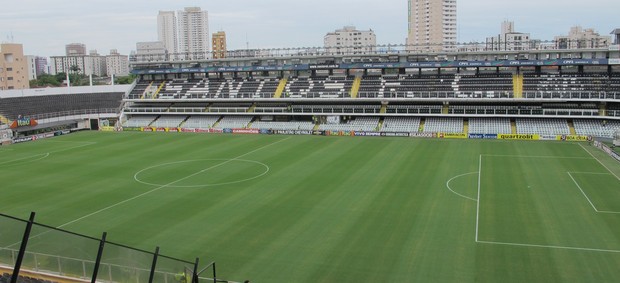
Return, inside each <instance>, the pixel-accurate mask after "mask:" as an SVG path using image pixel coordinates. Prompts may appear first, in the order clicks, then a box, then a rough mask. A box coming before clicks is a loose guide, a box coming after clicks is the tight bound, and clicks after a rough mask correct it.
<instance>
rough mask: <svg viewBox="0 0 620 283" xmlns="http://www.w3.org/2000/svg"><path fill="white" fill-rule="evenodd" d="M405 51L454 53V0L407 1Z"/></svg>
mask: <svg viewBox="0 0 620 283" xmlns="http://www.w3.org/2000/svg"><path fill="white" fill-rule="evenodd" d="M408 1H409V33H408V36H407V45H408V46H407V50H409V51H416V52H450V51H456V40H457V39H456V35H457V33H456V0H408Z"/></svg>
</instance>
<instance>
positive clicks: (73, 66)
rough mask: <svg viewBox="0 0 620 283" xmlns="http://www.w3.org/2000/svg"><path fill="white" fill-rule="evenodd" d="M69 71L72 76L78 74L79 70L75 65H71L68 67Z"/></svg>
mask: <svg viewBox="0 0 620 283" xmlns="http://www.w3.org/2000/svg"><path fill="white" fill-rule="evenodd" d="M69 71H72V72H73V73H74V74H79V73H80V71H81V69H80V67H78V66H77V65H71V67H69Z"/></svg>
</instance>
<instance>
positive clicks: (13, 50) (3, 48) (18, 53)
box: [0, 43, 30, 90]
mask: <svg viewBox="0 0 620 283" xmlns="http://www.w3.org/2000/svg"><path fill="white" fill-rule="evenodd" d="M27 88H30V82H29V80H28V61H27V60H26V58H25V56H24V47H23V46H22V45H21V44H15V43H3V44H0V90H8V89H27Z"/></svg>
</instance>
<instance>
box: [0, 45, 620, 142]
mask: <svg viewBox="0 0 620 283" xmlns="http://www.w3.org/2000/svg"><path fill="white" fill-rule="evenodd" d="M614 47H615V46H612V47H611V48H604V49H603V48H596V49H569V50H566V49H563V50H560V49H557V50H521V51H493V50H489V51H480V52H427V53H412V52H409V51H407V46H394V45H388V46H377V47H376V48H375V49H374V50H375V51H374V52H367V53H365V54H356V53H354V52H351V53H345V54H332V53H330V52H328V51H327V50H326V49H321V48H292V49H270V50H256V51H255V52H245V53H242V52H238V51H232V52H231V51H229V52H227V53H228V54H227V55H229V56H227V57H226V58H222V59H202V60H187V59H186V58H183V56H184V54H156V55H146V56H139V55H134V56H131V57H130V61H131V64H132V65H133V71H132V72H133V74H135V75H137V76H138V80H137V81H136V82H135V83H134V84H133V85H131V86H129V88H127V87H125V88H123V87H119V86H116V89H115V90H109V89H107V90H97V91H95V89H96V88H84V89H80V90H78V89H77V88H71V89H69V91H68V92H69V93H67V94H65V95H61V96H59V97H62V98H63V99H65V100H63V101H65V102H63V103H59V105H56V106H54V107H55V108H54V109H55V110H51V109H47V108H45V109H40V108H36V107H32V106H28V107H26V106H24V105H20V104H21V103H26V102H25V101H26V100H28V102H27V103H28V105H42V107H43V106H45V107H48V108H49V106H50V104H49V103H45V102H44V101H50V100H52V99H51V97H46V95H43V94H42V93H39V95H32V97H29V98H28V99H26V97H24V93H23V92H22V93H20V94H16V95H13V96H10V95H9V96H8V97H7V96H6V95H5V98H4V99H9V98H10V99H11V101H9V100H3V101H6V102H10V103H3V105H10V109H0V111H1V112H0V113H2V115H3V116H4V117H5V118H4V119H5V120H7V123H10V121H11V120H15V119H16V118H17V117H18V116H20V115H21V116H22V117H24V116H30V117H36V118H37V119H42V118H44V119H51V120H44V122H47V121H52V120H53V121H54V122H55V123H62V121H60V120H61V119H60V118H58V116H63V115H65V114H66V115H65V116H70V117H73V118H75V116H76V115H87V116H78V118H80V117H82V118H85V119H95V121H90V122H80V120H79V119H78V120H71V119H67V120H68V121H72V122H71V123H72V124H71V125H72V126H70V128H71V127H74V126H76V125H79V127H83V128H90V127H91V126H95V128H100V127H99V126H102V127H103V128H105V129H106V130H120V129H124V130H131V131H136V130H138V131H164V132H233V133H261V132H262V133H304V134H310V133H315V134H317V133H319V134H326V135H363V136H367V135H397V136H422V137H443V138H481V137H482V138H519V139H521V138H527V137H532V139H545V140H549V139H574V140H586V139H589V138H591V137H601V138H608V139H611V138H612V137H613V135H614V133H615V132H616V131H618V130H620V103H619V101H620V51H618V49H617V48H614ZM191 57H194V58H198V57H204V58H211V57H212V54H211V53H201V54H200V55H196V54H192V55H191ZM119 88H121V89H119ZM76 91H80V92H84V93H91V94H94V93H95V92H99V93H105V94H101V95H95V96H93V97H90V96H80V97H79V98H80V99H82V100H80V99H77V98H75V97H73V98H69V97H71V95H74V94H75V92H76ZM61 92H62V91H61ZM54 95H56V94H54ZM26 96H28V95H26ZM37 99H38V100H39V102H37V101H38V100H37ZM84 99H90V100H88V101H84ZM53 100H55V101H59V100H58V99H56V98H53ZM71 101H75V102H76V103H71ZM100 103H101V104H100ZM70 105H72V106H70ZM80 105H83V106H80ZM58 107H60V108H62V109H60V108H58ZM34 108H36V109H34ZM16 109H18V110H16ZM57 110H61V111H57ZM51 112H54V113H51ZM50 113H51V114H50ZM63 113H65V114H63ZM67 113H71V114H70V115H69V114H67ZM88 115H90V116H88ZM101 115H104V116H101ZM63 117H64V116H63ZM76 121H77V123H75V122H76ZM54 125H56V124H54ZM113 126H114V127H113ZM41 128H45V123H39V124H38V125H37V126H36V127H35V128H25V130H20V129H18V130H17V131H16V133H15V134H16V136H20V135H24V134H27V133H32V130H37V129H41Z"/></svg>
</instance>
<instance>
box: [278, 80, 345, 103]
mask: <svg viewBox="0 0 620 283" xmlns="http://www.w3.org/2000/svg"><path fill="white" fill-rule="evenodd" d="M353 80H354V77H345V76H330V77H295V78H291V79H289V80H288V81H287V83H286V86H285V88H284V93H283V94H282V97H285V98H347V97H351V96H350V94H349V93H350V91H351V87H352V86H353Z"/></svg>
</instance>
